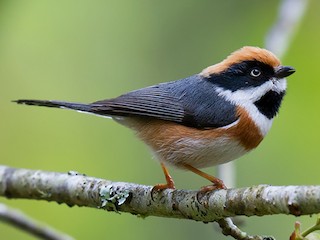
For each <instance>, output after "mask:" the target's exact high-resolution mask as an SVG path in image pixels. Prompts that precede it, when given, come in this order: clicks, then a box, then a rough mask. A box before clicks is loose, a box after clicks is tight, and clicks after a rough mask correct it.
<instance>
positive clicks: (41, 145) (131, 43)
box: [0, 0, 320, 240]
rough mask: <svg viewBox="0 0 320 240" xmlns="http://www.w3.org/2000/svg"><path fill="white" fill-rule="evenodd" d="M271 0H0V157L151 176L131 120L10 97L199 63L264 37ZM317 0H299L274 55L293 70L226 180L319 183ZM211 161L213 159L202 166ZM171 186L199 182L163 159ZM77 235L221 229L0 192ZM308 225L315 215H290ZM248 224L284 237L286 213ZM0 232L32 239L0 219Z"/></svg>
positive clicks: (115, 83)
mask: <svg viewBox="0 0 320 240" xmlns="http://www.w3.org/2000/svg"><path fill="white" fill-rule="evenodd" d="M278 5H279V1H275V0H270V1H263V0H258V1H231V0H225V1H205V0H203V1H195V0H193V1H191V0H185V1H168V0H165V1H146V0H137V1H129V0H128V1H111V0H110V1H109V0H108V1H99V0H95V1H75V0H68V1H62V0H57V1H36V0H33V1H14V0H12V1H1V2H0V7H1V8H0V53H1V54H0V83H1V87H0V107H1V123H0V132H1V134H0V145H1V151H0V158H1V164H4V165H9V166H13V167H25V168H32V169H43V170H50V171H62V172H67V171H68V170H76V171H78V172H82V173H86V174H87V175H91V176H96V177H102V178H106V179H112V180H119V181H131V182H136V183H142V184H149V185H153V184H156V183H160V182H163V176H162V172H161V169H160V167H159V166H158V163H157V162H156V161H153V160H152V159H151V155H150V153H149V151H148V149H147V147H145V146H144V145H143V144H142V143H141V142H139V141H138V140H137V139H136V138H135V137H134V136H133V134H132V132H131V131H130V130H128V129H126V128H124V127H122V126H120V125H118V124H116V123H115V122H113V121H111V120H106V119H103V118H98V117H93V116H88V115H84V114H78V113H74V112H70V111H62V110H55V109H45V108H37V107H26V106H18V105H15V104H13V103H11V102H10V101H11V100H13V99H19V98H35V99H60V100H70V101H79V102H92V101H95V100H101V99H104V98H110V97H115V96H117V95H119V94H121V93H124V92H126V91H129V90H133V89H137V88H141V87H144V86H148V85H152V84H156V83H159V82H165V81H169V80H175V79H179V78H183V77H186V76H188V75H191V74H194V73H197V72H199V71H201V69H202V68H204V67H206V66H208V65H211V64H213V63H216V62H218V61H220V60H221V59H223V58H224V57H225V56H226V55H228V54H229V53H230V52H232V51H233V50H236V49H238V48H240V47H241V46H244V45H256V46H263V45H264V37H265V34H266V33H267V31H268V29H269V27H270V26H271V25H272V24H273V23H274V21H275V19H276V14H277V9H278ZM319 10H320V2H319V1H310V4H309V8H308V11H307V13H306V16H305V17H304V19H303V21H302V23H301V24H300V26H299V30H298V31H297V34H296V36H295V37H294V39H293V41H292V44H291V46H290V48H289V51H288V53H287V55H286V56H285V57H284V59H283V62H284V63H285V64H288V65H292V66H294V67H295V68H296V69H297V72H296V73H295V74H294V75H293V76H291V77H290V78H289V83H288V84H289V89H288V94H287V96H286V98H285V101H284V103H283V105H282V108H281V111H280V115H279V117H278V118H277V119H276V120H275V122H274V125H273V128H272V130H271V132H270V133H269V135H268V136H267V138H266V139H265V140H264V141H263V143H262V144H261V145H260V147H259V148H258V149H257V150H255V151H253V152H252V153H250V154H249V155H246V156H244V157H243V158H242V159H241V160H238V161H237V162H236V164H237V179H238V182H237V185H238V186H239V187H240V186H251V185H255V184H274V185H290V184H299V185H300V184H319V179H318V174H319V170H318V169H317V163H318V161H319V147H318V145H319V143H318V141H319V135H320V126H319V117H320V111H319V101H320V95H319V94H318V87H320V81H319V77H318V72H317V71H316V69H317V68H318V67H319V66H318V64H319V58H320V45H319V42H320V39H319V38H320V29H319V22H320V15H319ZM206 171H207V172H211V173H214V168H210V169H206ZM171 172H172V175H173V176H174V178H175V181H176V184H177V187H178V188H193V189H197V188H199V187H200V186H202V185H204V184H206V182H205V181H204V180H202V179H200V178H199V177H197V176H194V174H192V173H187V172H183V171H179V170H171ZM1 202H4V203H6V204H8V205H10V206H13V207H16V208H19V209H21V210H22V211H24V212H25V213H26V214H29V215H30V216H32V217H34V218H36V219H38V220H40V221H43V222H44V223H47V224H49V225H51V226H53V227H55V228H57V229H59V230H61V231H64V232H66V233H68V234H70V235H72V236H74V237H75V238H76V239H89V238H90V239H112V238H117V239H130V240H133V239H141V240H142V239H154V240H157V239H164V238H165V239H195V238H201V239H230V238H226V237H224V236H222V235H221V233H220V232H219V230H218V231H215V230H214V227H213V226H212V224H203V223H199V222H192V221H188V220H176V219H162V218H156V217H149V218H147V219H144V220H142V219H139V218H137V217H135V216H131V215H130V214H121V215H119V214H114V213H107V212H104V211H98V210H94V209H86V208H78V207H73V208H69V207H67V206H65V205H58V204H56V203H47V202H44V201H43V202H42V201H30V200H7V199H3V198H2V199H1ZM300 219H301V220H302V221H303V222H304V224H306V225H308V223H310V224H309V225H311V224H312V222H314V219H309V218H307V217H303V218H300ZM245 220H246V222H245V225H244V226H243V227H242V228H243V229H244V230H245V231H248V232H250V233H251V234H263V235H268V234H272V235H274V236H276V237H277V238H278V239H288V236H289V234H290V233H291V232H292V231H293V225H294V221H295V218H294V217H289V216H268V217H263V218H258V217H251V218H245ZM0 236H1V239H34V238H33V237H31V236H29V235H26V234H24V233H22V232H20V231H18V230H16V229H14V228H12V227H10V226H7V225H4V224H2V223H0Z"/></svg>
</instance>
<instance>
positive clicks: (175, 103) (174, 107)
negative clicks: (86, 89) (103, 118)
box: [91, 86, 185, 122]
mask: <svg viewBox="0 0 320 240" xmlns="http://www.w3.org/2000/svg"><path fill="white" fill-rule="evenodd" d="M91 111H92V112H93V113H95V114H99V115H118V116H132V115H135V116H147V117H153V118H159V119H162V120H167V121H174V122H182V121H183V118H184V114H185V111H184V108H183V105H182V104H181V103H180V102H179V99H178V98H176V97H175V96H173V95H172V94H170V92H168V91H166V89H162V88H158V87H157V86H154V87H149V88H143V89H140V90H137V91H133V92H129V93H127V94H124V95H121V96H119V97H117V98H114V99H106V100H102V101H98V102H94V103H92V104H91Z"/></svg>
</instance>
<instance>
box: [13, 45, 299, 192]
mask: <svg viewBox="0 0 320 240" xmlns="http://www.w3.org/2000/svg"><path fill="white" fill-rule="evenodd" d="M294 72H295V69H294V68H293V67H291V66H284V65H281V62H280V60H279V59H278V58H277V57H276V56H275V55H274V54H273V53H272V52H270V51H269V50H266V49H263V48H259V47H252V46H245V47H242V48H240V49H238V50H236V51H234V52H232V53H231V54H230V55H229V56H227V58H225V59H224V60H222V61H221V62H219V63H217V64H214V65H212V66H209V67H207V68H205V69H204V70H202V71H201V72H200V73H197V74H194V75H192V76H189V77H186V78H183V79H179V80H175V81H170V82H164V83H160V84H157V85H153V86H149V87H145V88H141V89H138V90H134V91H131V92H128V93H125V94H123V95H120V96H118V97H116V98H110V99H105V100H100V101H96V102H93V103H89V104H84V103H76V102H65V101H52V100H32V99H19V100H14V102H16V103H18V104H26V105H36V106H44V107H53V108H63V109H71V110H76V111H79V112H84V113H90V114H95V115H98V116H102V117H108V118H112V119H113V120H115V121H116V122H118V123H120V124H122V125H124V126H126V127H129V128H130V129H132V130H133V131H134V132H135V133H136V135H137V137H138V138H140V139H141V140H142V141H143V142H144V143H145V144H146V145H148V146H149V148H150V149H151V151H152V152H153V155H154V156H155V158H156V159H158V160H159V162H160V165H161V167H162V170H163V173H164V176H165V180H166V182H165V183H163V184H156V185H155V186H154V187H153V190H156V191H160V190H164V189H175V183H174V180H173V178H172V177H171V175H170V173H169V170H168V166H173V167H176V168H180V169H184V170H189V171H191V172H194V173H195V174H198V175H199V176H201V177H203V178H205V179H207V180H209V181H210V182H211V184H210V185H208V186H204V187H202V188H201V190H203V191H209V190H214V189H226V186H225V185H224V183H223V181H222V180H221V179H219V178H217V177H215V176H212V175H209V174H207V173H205V172H203V171H202V170H200V169H201V168H206V167H210V166H215V165H219V164H223V163H226V162H229V161H232V160H235V159H237V158H239V157H241V156H242V155H244V154H246V153H248V152H250V151H251V150H253V149H255V148H256V147H257V146H258V145H259V144H260V142H261V141H262V140H263V139H264V137H265V136H266V134H267V133H268V131H269V130H270V128H271V125H272V122H273V120H274V118H275V116H276V115H277V114H278V111H279V108H280V105H281V102H282V100H283V97H284V96H285V94H286V89H287V82H286V77H288V76H289V75H291V74H293V73H294Z"/></svg>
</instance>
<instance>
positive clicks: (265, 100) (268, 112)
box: [254, 91, 285, 119]
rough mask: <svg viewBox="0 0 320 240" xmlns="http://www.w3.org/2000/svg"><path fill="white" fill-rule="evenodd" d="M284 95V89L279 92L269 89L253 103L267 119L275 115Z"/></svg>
mask: <svg viewBox="0 0 320 240" xmlns="http://www.w3.org/2000/svg"><path fill="white" fill-rule="evenodd" d="M284 95H285V91H283V92H281V93H277V92H275V91H269V92H267V93H266V94H265V95H264V96H262V97H261V98H260V99H259V100H258V101H256V102H254V105H255V106H256V107H257V108H258V109H259V111H260V112H261V113H262V114H263V115H265V116H266V117H267V118H269V119H272V118H273V117H275V116H276V115H277V113H278V111H279V108H280V104H281V101H282V99H283V97H284Z"/></svg>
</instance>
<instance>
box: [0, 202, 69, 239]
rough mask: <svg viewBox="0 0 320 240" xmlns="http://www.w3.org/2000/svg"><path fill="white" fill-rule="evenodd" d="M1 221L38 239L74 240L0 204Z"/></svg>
mask: <svg viewBox="0 0 320 240" xmlns="http://www.w3.org/2000/svg"><path fill="white" fill-rule="evenodd" d="M0 221H3V222H6V223H9V224H11V225H13V226H16V227H18V228H20V229H22V230H24V231H26V232H28V233H30V234H32V235H34V236H36V237H39V238H41V239H46V240H72V239H73V238H72V237H70V236H67V235H65V234H61V233H59V232H57V231H56V230H54V229H52V228H49V227H47V226H43V225H42V224H39V223H38V222H36V221H35V220H33V219H31V218H30V217H28V216H26V215H25V214H23V213H22V212H20V211H17V210H14V209H11V208H9V207H7V206H6V205H4V204H1V203H0Z"/></svg>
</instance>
